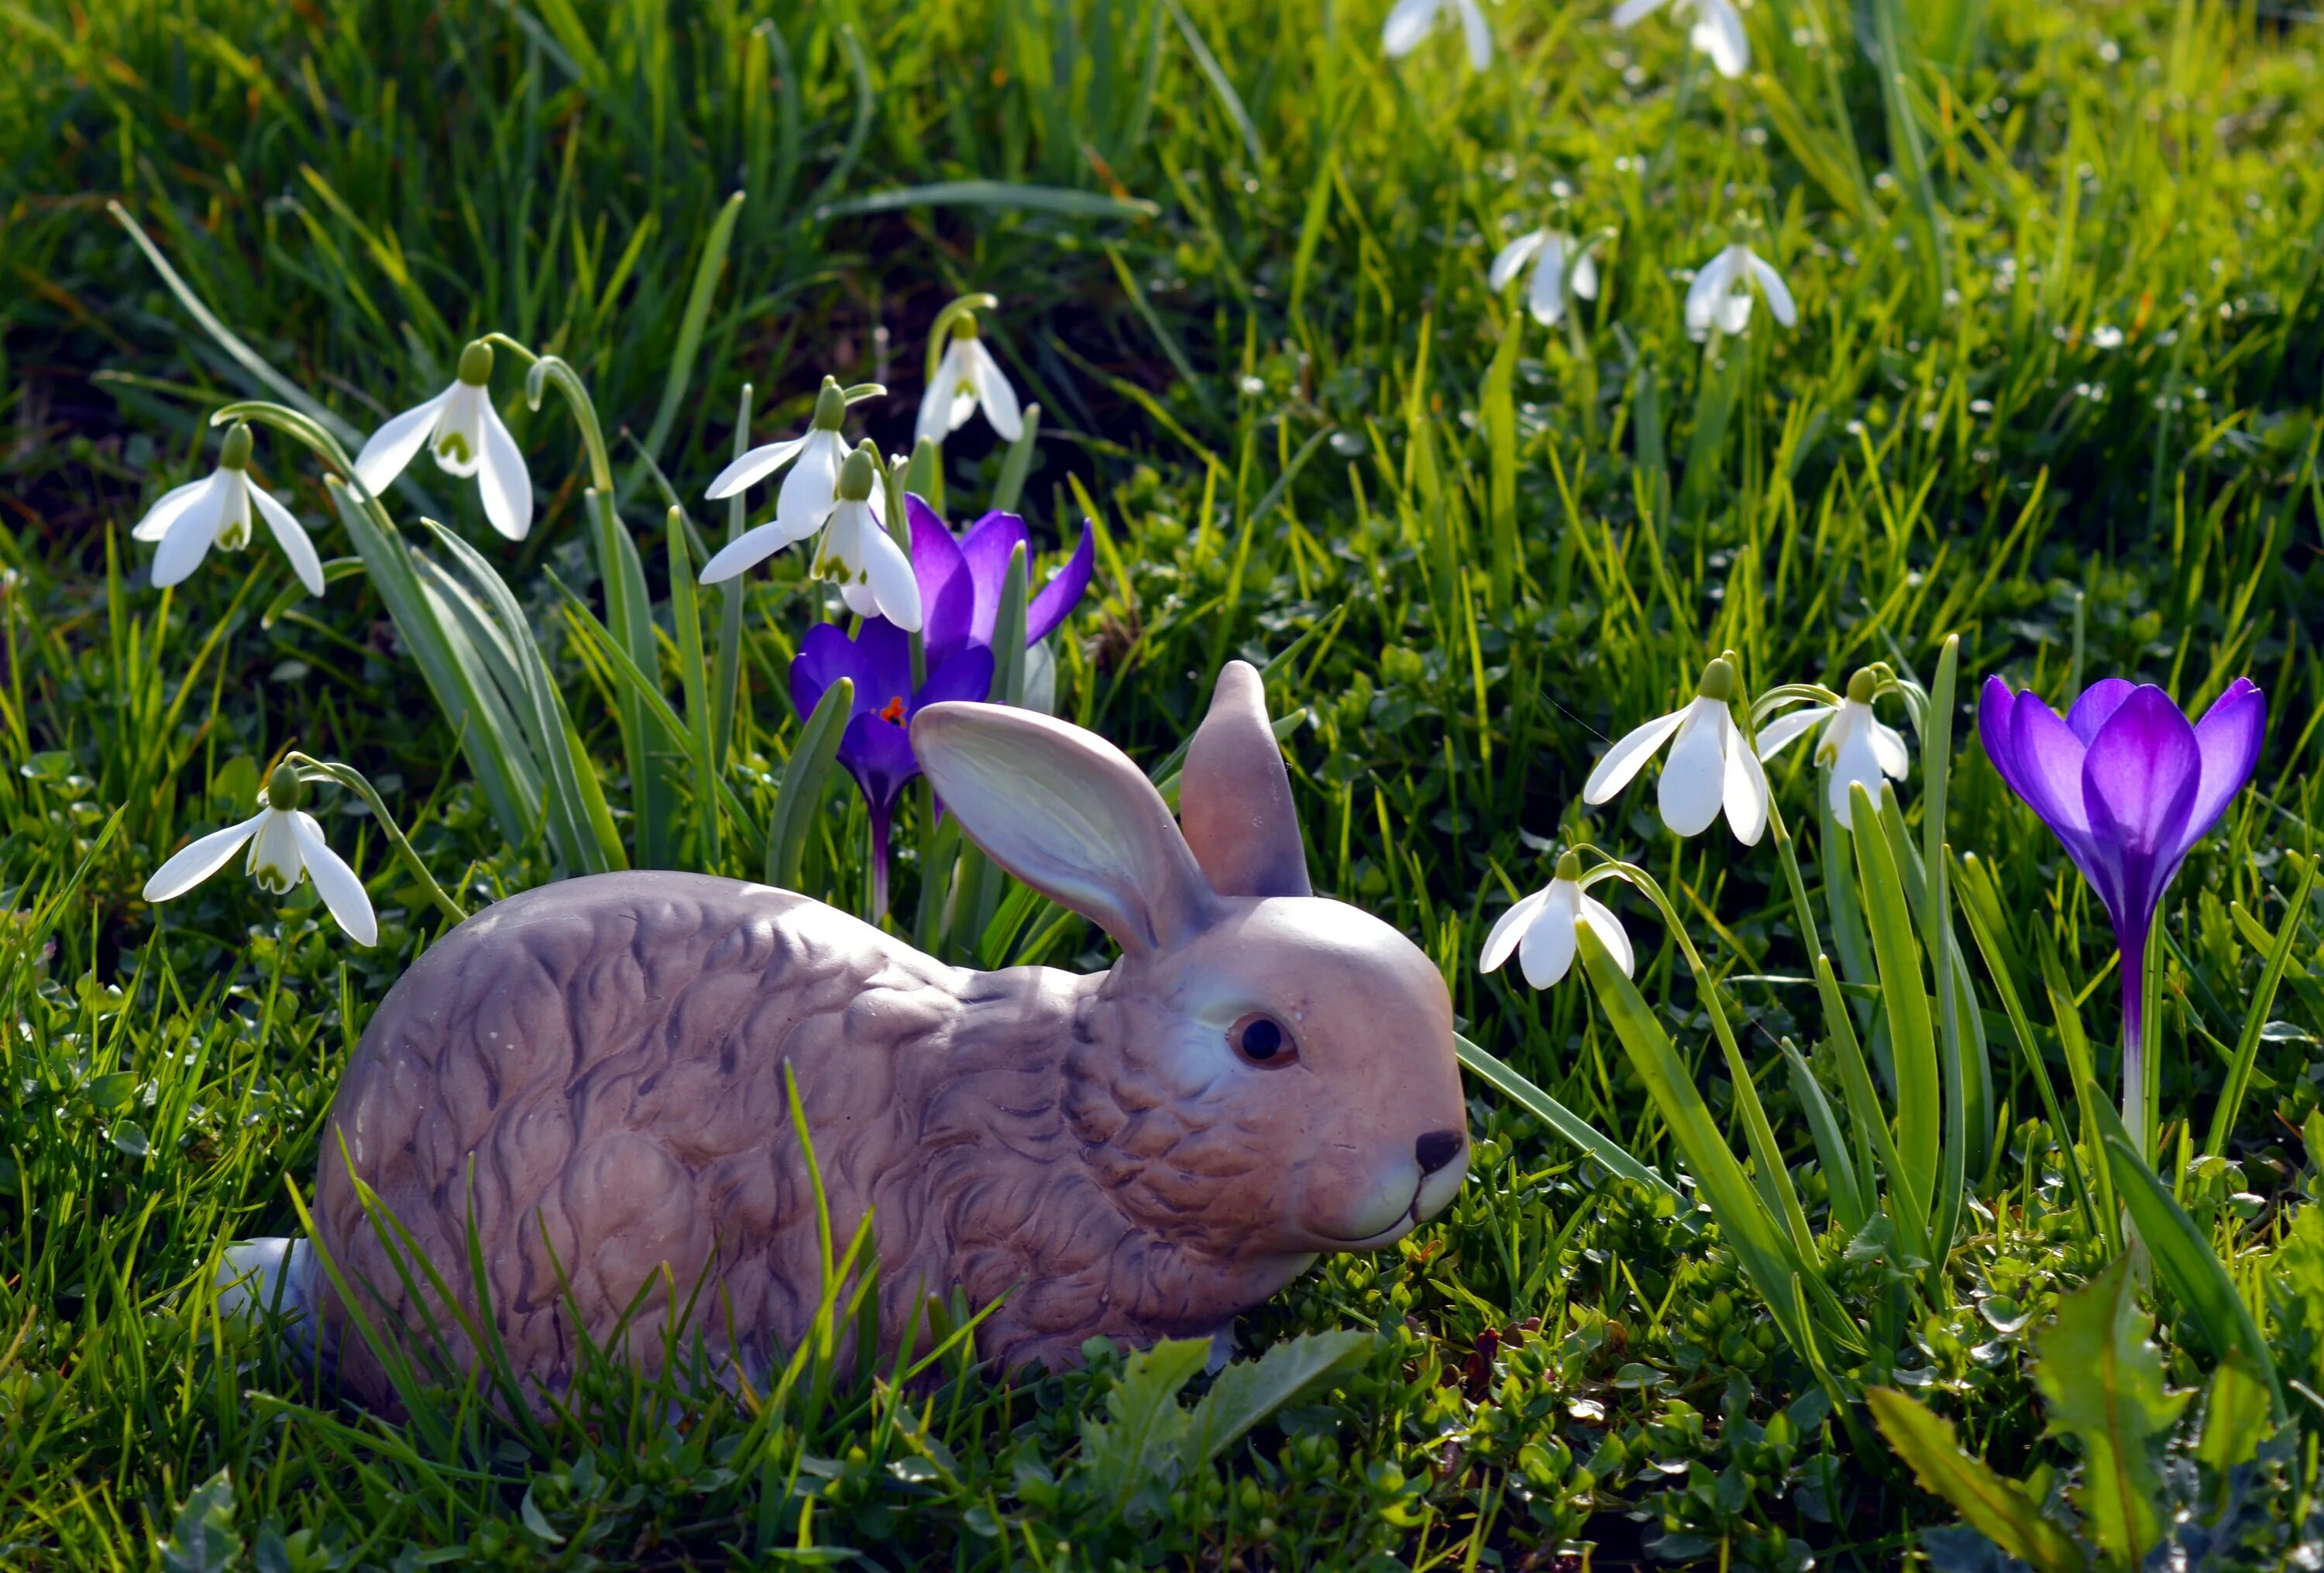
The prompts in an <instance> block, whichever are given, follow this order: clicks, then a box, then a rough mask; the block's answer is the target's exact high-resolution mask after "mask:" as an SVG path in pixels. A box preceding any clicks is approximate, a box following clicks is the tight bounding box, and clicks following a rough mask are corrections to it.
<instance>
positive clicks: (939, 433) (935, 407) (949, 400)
mask: <svg viewBox="0 0 2324 1573" xmlns="http://www.w3.org/2000/svg"><path fill="white" fill-rule="evenodd" d="M959 385H960V341H959V340H958V339H954V340H953V341H952V343H950V344H948V345H945V353H944V356H943V358H942V359H941V360H939V361H937V362H936V375H935V376H933V377H931V378H929V379H928V385H927V391H925V392H923V393H922V394H921V395H920V414H919V419H918V420H917V421H915V422H914V423H913V426H912V441H913V443H914V445H915V446H917V445H918V444H919V443H921V442H924V441H925V442H938V443H940V442H942V441H944V439H945V438H946V437H950V436H951V435H952V430H953V423H952V421H951V415H952V405H953V390H954V389H955V388H957V387H958V386H959Z"/></svg>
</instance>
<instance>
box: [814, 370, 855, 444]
mask: <svg viewBox="0 0 2324 1573" xmlns="http://www.w3.org/2000/svg"><path fill="white" fill-rule="evenodd" d="M846 422H847V393H846V391H845V390H844V389H843V388H841V387H840V385H839V379H838V378H836V377H825V379H824V380H823V387H822V389H821V390H820V391H818V392H817V393H816V396H815V429H816V430H817V431H837V430H838V429H839V428H841V427H842V426H844V425H845V424H846Z"/></svg>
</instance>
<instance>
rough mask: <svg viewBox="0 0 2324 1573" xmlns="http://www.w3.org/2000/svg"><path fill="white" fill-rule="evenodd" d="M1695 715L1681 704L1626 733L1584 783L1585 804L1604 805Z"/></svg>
mask: <svg viewBox="0 0 2324 1573" xmlns="http://www.w3.org/2000/svg"><path fill="white" fill-rule="evenodd" d="M1692 713H1693V706H1692V705H1681V706H1680V707H1679V708H1678V709H1676V710H1674V711H1672V712H1671V713H1669V714H1668V715H1657V716H1656V717H1655V718H1654V720H1652V721H1650V722H1646V724H1645V725H1644V726H1637V727H1633V728H1631V729H1630V731H1628V732H1626V733H1624V734H1623V736H1622V738H1621V739H1620V741H1618V742H1616V743H1615V745H1614V746H1613V747H1612V748H1610V749H1608V750H1606V753H1605V757H1604V758H1602V759H1600V760H1599V761H1598V764H1597V768H1594V769H1592V770H1591V772H1590V779H1588V780H1587V781H1584V782H1583V783H1582V801H1583V802H1584V803H1603V802H1605V801H1606V800H1607V799H1608V798H1609V797H1611V796H1614V794H1615V793H1617V792H1619V791H1620V790H1621V789H1622V788H1623V787H1627V786H1628V785H1629V784H1630V777H1633V776H1635V775H1637V773H1638V769H1639V767H1641V766H1642V765H1644V764H1645V763H1646V760H1647V759H1651V758H1652V757H1653V755H1654V751H1655V750H1656V749H1658V748H1660V747H1662V746H1663V743H1664V741H1665V740H1666V739H1668V738H1669V736H1670V735H1671V733H1673V732H1674V731H1677V730H1678V728H1679V723H1680V722H1683V721H1684V720H1685V719H1686V718H1687V717H1688V716H1689V715H1691V714H1692ZM1706 823H1707V822H1706Z"/></svg>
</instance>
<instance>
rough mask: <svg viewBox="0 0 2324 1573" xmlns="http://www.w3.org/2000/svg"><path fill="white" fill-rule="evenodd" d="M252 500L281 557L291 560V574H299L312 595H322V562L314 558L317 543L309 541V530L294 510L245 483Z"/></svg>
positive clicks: (264, 491) (255, 484)
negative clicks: (270, 531) (279, 549)
mask: <svg viewBox="0 0 2324 1573" xmlns="http://www.w3.org/2000/svg"><path fill="white" fill-rule="evenodd" d="M244 486H245V487H246V488H247V489H248V491H249V492H250V500H251V501H253V502H255V503H256V504H258V516H259V517H260V518H261V519H263V520H266V528H267V529H270V530H272V532H273V534H274V542H275V544H276V545H277V546H279V547H281V548H282V555H283V556H284V557H288V558H290V559H291V572H292V573H294V574H296V575H299V583H300V584H304V585H305V586H306V587H307V593H308V594H309V595H320V594H321V593H323V560H322V558H320V557H317V556H316V555H315V543H314V542H313V541H310V540H309V539H308V538H307V530H306V527H305V526H304V525H301V524H300V522H299V520H297V518H296V517H294V516H293V515H292V513H291V511H290V510H289V509H287V508H285V507H283V506H282V504H281V503H280V502H277V501H274V499H273V498H272V496H270V495H268V493H267V491H266V488H265V487H263V486H261V485H260V484H259V483H257V482H255V481H249V482H245V483H244Z"/></svg>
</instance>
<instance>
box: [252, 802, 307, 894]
mask: <svg viewBox="0 0 2324 1573" xmlns="http://www.w3.org/2000/svg"><path fill="white" fill-rule="evenodd" d="M305 862H306V859H305V857H304V855H303V854H302V853H301V852H300V850H299V832H298V830H297V829H296V827H295V824H294V822H293V820H292V817H291V815H290V814H285V813H283V812H281V810H279V809H273V808H270V809H268V810H266V812H265V813H263V814H260V815H259V816H258V835H257V837H256V838H255V839H254V840H253V841H252V842H251V843H250V862H249V864H248V865H247V869H248V872H249V874H250V877H251V878H253V879H254V880H255V881H257V884H258V888H260V889H261V890H268V891H272V893H273V894H275V895H277V896H288V895H289V894H291V891H292V890H294V889H296V888H298V885H299V874H300V869H302V868H303V867H304V865H305Z"/></svg>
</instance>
